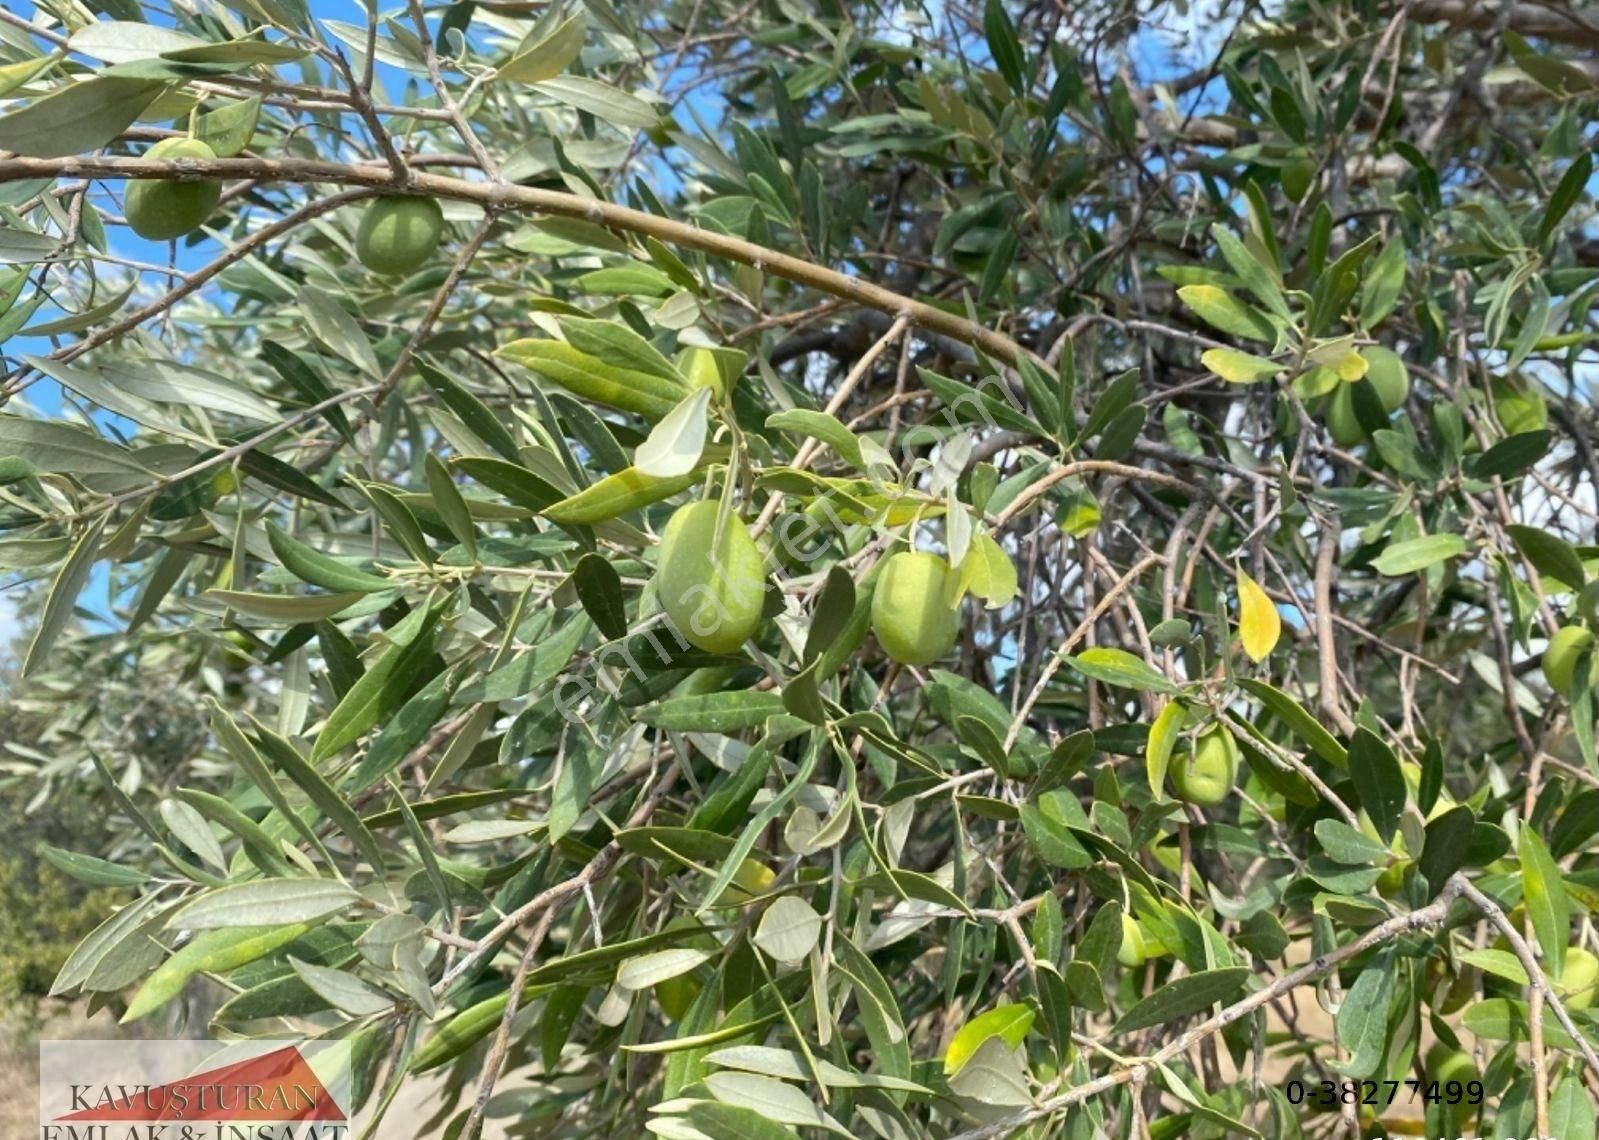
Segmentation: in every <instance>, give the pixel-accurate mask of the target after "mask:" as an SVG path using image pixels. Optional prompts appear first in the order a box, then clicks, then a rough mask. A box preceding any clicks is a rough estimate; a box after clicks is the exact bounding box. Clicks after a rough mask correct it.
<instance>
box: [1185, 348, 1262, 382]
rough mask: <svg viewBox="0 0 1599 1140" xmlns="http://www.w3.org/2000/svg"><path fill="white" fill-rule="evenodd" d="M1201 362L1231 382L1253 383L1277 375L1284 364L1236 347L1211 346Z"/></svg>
mask: <svg viewBox="0 0 1599 1140" xmlns="http://www.w3.org/2000/svg"><path fill="white" fill-rule="evenodd" d="M1199 359H1200V362H1201V363H1203V364H1204V366H1205V367H1206V368H1208V369H1210V370H1211V371H1212V372H1214V373H1215V374H1216V375H1217V376H1220V377H1221V378H1222V379H1223V380H1225V381H1227V382H1228V383H1229V384H1253V383H1255V382H1256V381H1257V380H1264V379H1266V378H1267V377H1268V376H1275V375H1277V373H1279V372H1281V371H1282V370H1283V366H1282V365H1281V364H1278V363H1277V362H1276V361H1275V360H1267V359H1265V358H1264V357H1260V356H1252V355H1250V354H1249V353H1247V352H1239V351H1238V350H1237V349H1236V348H1211V349H1207V350H1206V351H1205V352H1203V353H1201V354H1200V357H1199Z"/></svg>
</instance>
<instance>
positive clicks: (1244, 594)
mask: <svg viewBox="0 0 1599 1140" xmlns="http://www.w3.org/2000/svg"><path fill="white" fill-rule="evenodd" d="M1282 632H1283V619H1282V617H1281V616H1280V615H1279V614H1278V613H1277V607H1276V606H1275V605H1273V604H1272V601H1271V599H1270V598H1268V597H1267V596H1266V591H1265V590H1263V589H1261V588H1260V583H1259V582H1256V581H1255V580H1254V579H1253V578H1251V577H1250V576H1249V575H1248V574H1245V573H1244V570H1243V567H1241V566H1240V567H1239V568H1238V636H1239V637H1240V638H1242V639H1243V642H1244V652H1245V653H1247V654H1248V655H1249V659H1250V660H1251V661H1260V660H1263V659H1264V658H1265V656H1266V655H1267V654H1268V653H1270V652H1271V651H1272V649H1273V647H1274V646H1276V644H1277V639H1278V638H1279V637H1281V636H1282Z"/></svg>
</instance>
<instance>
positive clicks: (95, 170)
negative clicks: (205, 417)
mask: <svg viewBox="0 0 1599 1140" xmlns="http://www.w3.org/2000/svg"><path fill="white" fill-rule="evenodd" d="M479 145H480V146H481V144H479ZM63 176H65V177H83V178H97V179H107V180H116V181H121V180H126V179H132V178H205V179H237V178H252V179H257V180H260V181H275V182H301V183H317V182H325V183H336V184H340V185H345V186H353V187H365V188H367V189H377V190H391V189H393V187H394V173H393V171H392V170H391V169H389V168H388V167H386V166H382V165H376V164H372V163H342V162H328V161H324V160H321V159H300V158H281V159H268V158H219V159H214V160H204V161H202V160H197V159H186V160H184V162H183V163H182V164H181V169H180V164H178V163H175V162H171V161H163V160H158V159H143V158H112V157H106V156H95V155H77V156H71V157H66V158H28V157H24V156H11V157H8V158H4V159H0V183H6V182H17V181H21V180H24V179H33V178H59V177H63ZM408 190H409V192H410V193H414V194H419V195H424V196H427V197H431V198H449V199H454V200H457V201H465V202H477V203H479V204H480V205H483V206H487V207H497V208H500V209H504V210H511V211H529V212H532V213H538V214H547V215H552V216H556V217H565V218H579V219H583V220H586V221H590V222H593V223H595V224H597V225H601V226H604V227H605V228H607V229H610V230H615V231H618V232H622V233H631V234H639V235H642V236H646V237H654V238H656V239H658V240H660V241H663V242H667V243H670V244H673V245H677V246H680V247H682V248H684V249H693V250H697V251H699V252H701V253H707V254H711V255H712V256H715V257H725V258H727V259H729V260H731V261H737V262H739V263H741V264H744V265H755V264H756V263H759V264H760V266H761V268H762V269H764V270H765V271H767V272H769V273H773V274H775V275H776V276H778V277H782V278H784V279H785V280H788V281H793V282H796V283H798V284H801V285H806V286H809V287H811V288H814V289H817V290H820V291H821V292H823V293H827V294H830V295H831V296H834V297H839V298H842V299H844V300H847V301H851V302H853V303H855V304H858V305H864V306H866V307H868V308H873V309H878V310H880V311H882V312H885V313H890V314H893V315H895V316H896V317H899V316H903V317H904V318H906V319H907V320H908V321H909V322H910V323H911V324H914V325H916V326H917V327H919V328H923V329H927V330H930V331H932V332H936V333H941V334H943V335H945V336H948V337H951V338H952V339H954V340H958V341H960V342H962V343H964V344H968V345H971V346H972V347H973V348H976V349H980V350H981V351H982V352H984V353H986V354H987V355H989V356H992V357H994V358H996V359H998V360H999V361H1001V362H1002V363H1005V364H1012V365H1014V364H1015V363H1016V362H1017V361H1018V360H1021V359H1023V358H1027V359H1035V357H1034V354H1033V353H1032V352H1030V351H1029V350H1027V349H1025V348H1023V347H1022V346H1021V345H1020V344H1018V343H1017V342H1016V341H1014V340H1012V339H1011V338H1010V337H1008V336H1006V335H1004V334H1003V333H1000V332H996V331H995V330H993V329H990V328H987V327H985V326H983V325H981V324H978V323H977V322H976V321H972V320H968V319H967V318H966V317H963V316H960V315H958V314H956V313H951V312H948V311H947V310H944V309H941V308H939V307H937V306H936V305H930V304H927V303H926V302H924V301H918V300H915V299H914V298H911V297H906V296H904V295H902V294H900V293H896V292H894V291H893V290H892V289H886V288H884V287H883V286H881V285H876V284H873V283H872V282H870V281H864V280H861V279H860V278H858V277H851V276H848V275H847V274H843V273H840V272H838V271H837V270H833V269H828V268H826V267H825V266H821V265H817V264H815V263H814V262H810V261H807V260H805V259H804V258H799V257H794V256H792V255H790V254H786V253H781V252H779V251H777V250H774V249H768V248H766V247H765V246H761V245H757V244H755V243H754V242H750V241H745V240H744V239H742V238H735V237H730V236H728V235H725V234H720V233H714V232H712V231H710V230H704V229H700V228H698V227H697V226H693V225H691V224H689V223H687V222H681V221H677V220H675V219H673V218H663V217H660V216H658V215H655V214H649V213H646V212H644V211H642V210H633V209H629V208H628V207H626V206H619V205H616V204H615V203H612V202H603V201H600V200H598V199H595V198H585V197H583V196H581V195H578V194H571V193H567V192H565V191H560V190H546V189H542V188H538V187H532V186H518V185H513V184H510V183H503V182H498V183H497V182H493V181H487V182H469V181H467V180H466V179H463V178H453V177H450V176H447V175H441V174H432V173H428V172H426V171H422V170H416V169H414V168H413V170H412V176H411V181H410V184H409V186H408Z"/></svg>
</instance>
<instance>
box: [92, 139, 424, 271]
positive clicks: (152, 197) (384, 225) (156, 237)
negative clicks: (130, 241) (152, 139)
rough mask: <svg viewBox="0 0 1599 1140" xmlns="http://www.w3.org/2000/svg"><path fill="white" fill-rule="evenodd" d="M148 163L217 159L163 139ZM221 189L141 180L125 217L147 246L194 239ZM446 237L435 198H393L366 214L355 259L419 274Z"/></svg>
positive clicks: (198, 146) (204, 183)
mask: <svg viewBox="0 0 1599 1140" xmlns="http://www.w3.org/2000/svg"><path fill="white" fill-rule="evenodd" d="M145 157H146V158H160V159H169V160H170V159H198V160H210V159H214V158H216V152H215V151H214V150H212V149H211V147H210V146H209V145H207V144H206V143H205V142H203V141H202V140H200V139H194V138H170V139H162V140H161V141H160V142H158V143H156V144H155V145H153V146H152V147H150V149H149V150H147V151H145ZM221 198H222V187H221V185H220V184H219V183H218V182H216V181H215V180H213V179H196V180H192V181H191V180H185V179H176V178H137V179H134V180H133V181H132V182H130V183H129V184H128V192H127V199H126V201H125V202H124V203H123V213H124V216H125V217H126V218H127V222H128V227H129V228H130V229H132V230H133V232H134V233H136V234H138V235H139V236H140V237H142V238H144V239H146V240H147V241H176V240H177V239H178V238H181V237H186V236H187V235H189V234H192V233H194V232H195V231H196V230H198V229H199V228H200V227H201V226H203V225H205V223H206V221H207V220H208V219H209V218H210V217H211V215H212V214H213V213H215V212H216V208H217V203H218V202H219V201H220V200H221ZM443 237H444V210H443V209H442V208H441V207H440V206H439V204H438V202H436V201H434V200H433V199H432V198H422V197H410V196H393V197H384V198H380V199H378V200H377V201H376V202H374V203H373V204H372V205H370V206H368V207H367V208H366V211H365V212H364V213H363V215H362V217H361V224H360V227H359V228H358V229H357V231H356V235H355V255H356V257H357V258H358V259H359V260H360V262H361V264H362V265H364V266H366V267H367V268H368V269H370V270H372V272H374V273H384V274H392V275H400V274H406V273H415V272H416V271H417V270H418V269H421V268H422V267H423V266H424V265H426V264H427V263H428V260H429V259H430V258H431V257H432V256H433V254H434V253H435V251H437V249H438V248H439V242H440V240H441V239H442V238H443Z"/></svg>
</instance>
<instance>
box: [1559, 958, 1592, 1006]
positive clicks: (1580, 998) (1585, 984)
mask: <svg viewBox="0 0 1599 1140" xmlns="http://www.w3.org/2000/svg"><path fill="white" fill-rule="evenodd" d="M1560 991H1561V993H1562V995H1564V997H1565V1002H1566V1008H1567V1009H1587V1008H1588V1007H1589V1006H1591V1005H1593V999H1594V997H1595V994H1596V992H1599V958H1596V957H1594V956H1593V955H1592V954H1591V953H1589V952H1588V951H1587V950H1584V949H1583V948H1582V947H1581V946H1573V947H1571V948H1570V949H1568V950H1567V951H1566V968H1565V969H1564V970H1562V971H1561V973H1560Z"/></svg>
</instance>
